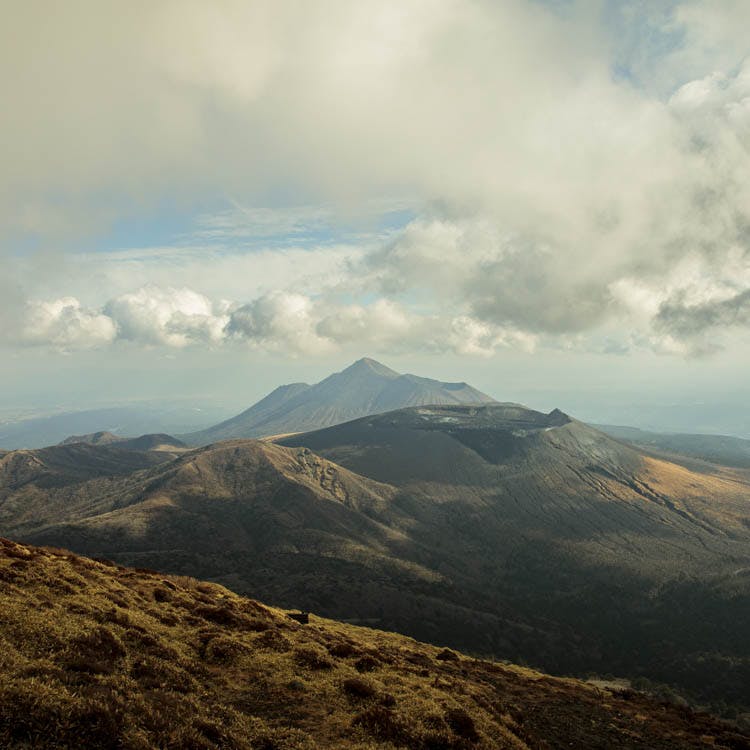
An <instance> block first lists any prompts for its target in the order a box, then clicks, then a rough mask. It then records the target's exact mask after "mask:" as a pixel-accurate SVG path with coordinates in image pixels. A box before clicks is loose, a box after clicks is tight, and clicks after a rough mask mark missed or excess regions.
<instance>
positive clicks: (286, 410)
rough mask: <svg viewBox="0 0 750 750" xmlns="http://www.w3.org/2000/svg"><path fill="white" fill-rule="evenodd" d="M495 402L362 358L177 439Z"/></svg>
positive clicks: (313, 426)
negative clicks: (419, 408)
mask: <svg viewBox="0 0 750 750" xmlns="http://www.w3.org/2000/svg"><path fill="white" fill-rule="evenodd" d="M493 402H494V399H493V398H491V397H490V396H487V395H486V394H484V393H482V392H481V391H478V390H477V389H476V388H472V387H471V386H470V385H467V384H466V383H443V382H441V381H439V380H432V379H431V378H422V377H418V376H417V375H401V374H399V373H397V372H395V371H394V370H391V369H390V368H388V367H386V366H385V365H383V364H381V363H380V362H376V361H375V360H374V359H369V358H366V357H365V358H364V359H360V360H358V361H357V362H355V363H354V364H352V365H350V366H349V367H347V368H346V369H345V370H343V371H342V372H337V373H335V374H333V375H329V376H328V377H327V378H326V379H325V380H322V381H321V382H320V383H317V384H316V385H308V384H307V383H291V384H290V385H282V386H279V387H278V388H276V390H274V391H273V392H271V393H269V394H268V395H267V396H266V397H265V398H263V399H261V400H260V401H258V403H257V404H255V405H254V406H251V407H250V408H249V409H247V410H246V411H243V412H242V413H241V414H238V415H237V416H236V417H232V418H231V419H228V420H226V421H225V422H221V423H220V424H217V425H215V426H214V427H210V428H208V429H206V430H201V431H200V432H194V433H191V434H188V435H182V436H181V438H182V439H183V440H184V441H185V442H186V443H189V444H190V445H207V444H208V443H215V442H217V441H219V440H229V439H232V438H254V437H265V436H269V435H282V434H287V433H290V432H306V431H308V430H317V429H319V428H321V427H328V426H330V425H334V424H340V423H342V422H348V421H349V420H351V419H356V418H357V417H364V416H367V415H369V414H378V413H380V412H385V411H391V410H393V409H401V408H403V407H406V406H421V405H425V404H473V403H478V404H481V403H493Z"/></svg>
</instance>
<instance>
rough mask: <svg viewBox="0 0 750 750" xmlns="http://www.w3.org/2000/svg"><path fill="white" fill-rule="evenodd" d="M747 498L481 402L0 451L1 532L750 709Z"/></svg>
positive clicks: (730, 478)
mask: <svg viewBox="0 0 750 750" xmlns="http://www.w3.org/2000/svg"><path fill="white" fill-rule="evenodd" d="M365 366H368V367H369V365H368V364H367V363H365ZM749 494H750V477H749V476H748V475H747V474H746V473H743V472H742V471H740V470H732V469H726V468H721V467H717V466H711V467H707V466H706V467H705V468H703V469H691V468H688V467H686V466H684V465H679V464H677V463H673V462H670V461H667V460H665V459H663V458H656V457H654V456H652V455H648V454H644V453H643V452H642V451H640V450H638V449H636V448H634V447H632V446H629V445H627V444H625V443H623V442H620V441H618V440H615V439H613V438H611V437H608V436H607V435H605V434H603V433H602V432H600V431H597V430H595V429H594V428H592V427H589V426H587V425H584V424H582V423H580V422H578V421H577V420H575V419H572V418H571V417H569V416H568V415H566V414H564V413H563V412H561V411H558V410H554V411H552V412H550V413H549V414H542V413H539V412H535V411H532V410H529V409H526V408H524V407H520V406H517V405H511V404H496V403H485V404H481V403H476V404H467V405H445V406H418V407H410V408H406V409H400V410H396V411H392V412H388V413H384V414H380V415H371V416H368V417H364V418H360V419H358V420H354V421H351V422H348V423H345V424H341V425H337V426H333V427H329V428H325V429H322V430H318V431H314V432H311V433H306V434H299V435H294V436H291V437H285V438H280V439H279V440H278V443H273V442H269V441H256V440H233V441H227V442H222V443H218V444H215V445H210V446H208V447H203V448H199V449H195V450H191V451H186V452H182V453H181V454H180V455H179V456H177V457H176V458H167V457H166V456H165V454H161V453H154V452H153V451H151V452H145V451H144V452H140V453H139V452H134V451H124V450H119V449H117V448H116V447H113V446H112V445H89V444H87V443H75V444H70V445H65V446H58V447H55V448H49V449H44V450H41V451H16V452H11V453H6V454H0V534H2V535H4V536H10V537H14V538H18V539H21V540H24V541H28V542H31V543H34V544H44V545H55V546H64V547H67V548H69V549H72V550H74V551H76V552H80V553H83V554H88V555H91V556H96V557H106V558H110V559H114V560H116V561H118V562H120V563H122V564H129V565H135V566H138V567H148V568H154V569H158V570H163V571H169V572H173V573H179V574H186V575H191V576H196V577H201V578H209V579H212V580H216V581H220V582H221V583H223V584H225V585H227V586H229V587H230V588H232V589H234V590H235V591H238V592H240V593H247V594H250V593H252V594H253V595H254V596H258V597H260V598H262V599H264V600H266V601H269V602H272V603H275V604H280V605H284V606H301V607H303V608H305V609H310V610H312V611H314V612H319V613H321V614H324V615H326V616H333V617H337V618H340V619H347V620H356V621H358V622H361V623H365V624H371V625H376V626H377V627H379V628H383V629H390V630H396V631H399V632H403V633H407V634H409V635H413V636H415V637H418V638H420V639H423V640H427V641H430V642H434V643H441V644H448V645H453V646H455V647H460V648H464V649H468V650H471V651H472V652H474V653H480V654H485V655H494V656H496V657H503V658H508V659H511V660H514V661H518V660H524V661H526V662H529V663H532V664H534V665H537V666H540V667H544V668H546V669H547V670H549V671H552V672H556V673H575V674H583V673H586V672H598V673H615V674H619V675H623V676H628V677H631V678H636V677H638V678H648V679H649V680H652V681H655V682H663V683H670V684H674V685H677V686H678V687H679V688H680V689H681V690H684V691H686V692H687V693H688V694H690V695H692V696H693V697H694V698H697V699H700V700H705V701H716V702H718V701H725V702H726V703H727V704H734V705H735V706H739V707H743V708H744V709H745V710H747V707H748V706H750V696H748V693H747V685H748V684H750V643H748V640H747V638H746V627H747V622H748V617H749V616H750V514H749V513H748V508H747V497H748V495H749Z"/></svg>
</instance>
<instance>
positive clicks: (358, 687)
mask: <svg viewBox="0 0 750 750" xmlns="http://www.w3.org/2000/svg"><path fill="white" fill-rule="evenodd" d="M342 685H343V688H344V692H346V693H348V694H349V695H353V696H354V697H356V698H370V697H372V696H373V695H375V692H376V691H375V688H374V687H373V686H372V684H371V683H369V682H368V681H367V680H363V679H362V678H361V677H352V678H350V679H348V680H344V682H343V683H342Z"/></svg>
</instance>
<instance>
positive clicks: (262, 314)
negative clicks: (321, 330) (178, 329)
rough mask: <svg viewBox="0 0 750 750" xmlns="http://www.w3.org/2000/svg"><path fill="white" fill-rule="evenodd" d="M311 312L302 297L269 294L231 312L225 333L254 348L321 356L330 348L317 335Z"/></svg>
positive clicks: (327, 343) (326, 340)
mask: <svg viewBox="0 0 750 750" xmlns="http://www.w3.org/2000/svg"><path fill="white" fill-rule="evenodd" d="M313 308H314V305H313V302H312V301H311V300H310V299H309V298H307V297H305V296H304V295H301V294H289V293H287V292H272V293H270V294H268V295H265V296H263V297H260V298H258V299H256V300H254V301H253V302H251V303H249V304H246V305H242V306H241V307H238V308H237V309H236V310H234V311H233V312H232V314H231V317H230V319H229V322H228V324H227V333H228V334H229V336H231V337H234V338H235V339H241V340H244V341H246V342H248V343H250V344H251V345H253V346H256V347H258V348H265V349H270V350H272V351H273V350H281V351H284V350H286V351H290V352H292V353H295V354H297V353H304V354H322V353H325V352H327V351H330V350H331V349H332V346H331V342H330V341H329V340H328V339H326V338H323V337H321V336H319V335H318V334H317V332H316V330H315V319H314V310H313Z"/></svg>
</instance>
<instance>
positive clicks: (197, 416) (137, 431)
mask: <svg viewBox="0 0 750 750" xmlns="http://www.w3.org/2000/svg"><path fill="white" fill-rule="evenodd" d="M229 413H230V414H231V412H229ZM227 415H228V413H227V410H225V409H223V408H217V407H212V406H211V407H206V406H204V405H198V404H192V405H190V406H185V405H179V404H177V405H175V404H170V403H164V404H161V405H153V404H151V405H139V406H126V407H113V408H106V409H86V410H83V411H70V412H65V413H61V414H54V415H48V416H38V417H25V418H18V417H17V418H15V419H14V420H12V421H10V420H8V421H0V449H6V450H15V449H18V448H43V447H45V446H48V445H56V444H57V443H59V442H60V441H61V440H65V439H66V438H67V437H68V436H70V435H88V434H92V433H96V432H110V433H112V434H114V435H117V436H118V437H128V438H130V437H135V436H136V435H143V434H146V433H149V434H153V433H167V434H170V435H176V434H179V433H183V432H192V431H194V430H198V429H203V428H205V427H207V426H208V425H211V424H213V423H215V422H216V421H217V420H219V419H223V418H224V417H226V416H227Z"/></svg>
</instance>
